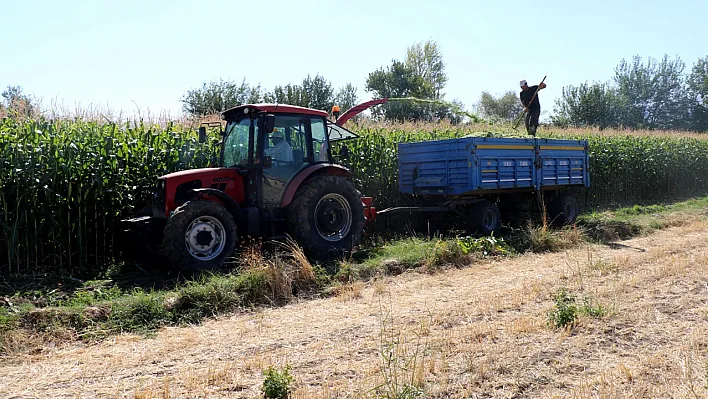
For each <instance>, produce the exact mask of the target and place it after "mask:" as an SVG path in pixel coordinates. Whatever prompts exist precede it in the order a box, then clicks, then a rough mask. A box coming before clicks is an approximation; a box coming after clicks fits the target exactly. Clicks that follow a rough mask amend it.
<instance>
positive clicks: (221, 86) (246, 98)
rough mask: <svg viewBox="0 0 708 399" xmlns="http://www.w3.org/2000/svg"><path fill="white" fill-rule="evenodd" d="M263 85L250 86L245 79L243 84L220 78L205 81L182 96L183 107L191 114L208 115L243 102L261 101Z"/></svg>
mask: <svg viewBox="0 0 708 399" xmlns="http://www.w3.org/2000/svg"><path fill="white" fill-rule="evenodd" d="M262 97H263V96H262V94H261V86H260V85H258V86H250V85H249V84H248V83H246V80H245V79H244V80H243V81H242V82H241V84H240V85H239V84H237V83H235V82H232V81H224V80H219V81H218V82H217V81H213V82H208V83H204V84H203V85H202V87H201V88H198V89H192V90H189V91H187V93H186V94H185V95H184V96H183V97H182V100H181V101H182V109H184V111H185V112H187V113H189V114H191V115H206V114H211V113H216V112H221V111H223V110H226V109H229V108H231V107H235V106H237V105H241V104H252V103H258V102H261V99H262Z"/></svg>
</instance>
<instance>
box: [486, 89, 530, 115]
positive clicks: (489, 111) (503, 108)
mask: <svg viewBox="0 0 708 399" xmlns="http://www.w3.org/2000/svg"><path fill="white" fill-rule="evenodd" d="M478 108H479V111H480V113H481V114H482V116H484V117H485V118H488V119H491V120H498V121H513V120H514V119H516V117H517V116H518V115H519V114H520V113H521V112H522V111H523V110H524V108H523V106H522V105H521V101H519V97H518V96H517V94H516V93H515V92H513V91H511V90H509V91H507V92H506V93H504V94H502V95H501V96H499V97H494V96H493V95H491V94H489V93H488V92H486V91H485V92H482V95H481V96H480V99H479V104H478Z"/></svg>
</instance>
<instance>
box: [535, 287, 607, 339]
mask: <svg viewBox="0 0 708 399" xmlns="http://www.w3.org/2000/svg"><path fill="white" fill-rule="evenodd" d="M553 302H554V305H553V308H551V309H550V310H549V311H548V313H547V315H546V316H547V317H546V321H547V324H548V325H549V326H552V327H555V328H569V329H572V328H573V327H575V325H576V324H577V321H578V317H579V316H580V315H585V316H588V317H593V318H602V317H605V316H607V315H609V314H610V311H609V309H608V308H607V307H606V306H605V305H603V304H601V303H600V302H598V301H596V300H593V299H592V298H590V297H587V296H586V297H585V298H584V299H583V301H582V303H578V299H577V298H576V296H575V295H573V294H572V293H571V292H570V291H569V290H568V289H567V288H565V287H564V288H561V289H559V290H558V291H557V292H556V294H555V295H554V296H553Z"/></svg>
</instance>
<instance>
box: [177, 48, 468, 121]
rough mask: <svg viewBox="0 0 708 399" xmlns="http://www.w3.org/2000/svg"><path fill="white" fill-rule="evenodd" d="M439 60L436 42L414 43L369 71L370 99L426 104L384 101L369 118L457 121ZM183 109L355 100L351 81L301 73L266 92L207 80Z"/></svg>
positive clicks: (198, 111) (325, 105)
mask: <svg viewBox="0 0 708 399" xmlns="http://www.w3.org/2000/svg"><path fill="white" fill-rule="evenodd" d="M447 80H448V78H447V74H446V72H445V63H444V61H443V57H442V52H441V51H440V46H439V45H438V44H437V42H435V41H432V40H428V41H426V42H418V43H415V44H413V45H411V46H409V47H408V48H407V49H406V53H405V57H404V59H403V60H396V59H394V60H392V62H391V65H389V66H382V67H381V68H379V69H377V70H376V71H373V72H371V73H369V75H368V76H367V79H366V91H367V92H368V93H371V94H372V96H373V97H374V98H384V97H386V98H407V97H414V98H417V99H423V100H428V101H426V102H413V101H400V102H389V103H386V104H384V105H382V106H380V107H376V108H374V109H372V117H373V118H374V119H379V120H395V121H404V120H424V121H432V122H434V121H440V120H449V121H451V122H453V123H459V122H461V121H462V115H460V111H463V112H464V106H463V104H462V103H461V102H460V101H459V100H453V101H451V102H447V101H445V100H444V97H445V93H444V89H445V84H446V83H447ZM181 101H182V106H183V110H184V111H185V112H186V113H188V114H190V115H195V116H199V115H205V114H211V113H216V112H220V111H222V110H224V109H227V108H230V107H234V106H237V105H242V104H248V103H258V102H267V103H279V104H290V105H297V106H301V107H307V108H315V109H321V110H331V109H332V106H334V105H338V106H339V107H340V109H341V110H342V111H345V110H347V109H349V108H351V107H352V106H354V105H356V104H357V103H358V102H359V96H358V94H357V89H356V88H355V87H354V86H353V85H352V84H351V83H347V84H346V85H344V86H342V87H340V88H338V89H336V90H335V88H334V87H332V84H331V83H330V82H329V81H328V80H327V79H326V78H325V77H323V76H321V75H319V74H317V75H315V76H314V77H311V76H310V75H307V77H305V78H304V79H303V80H302V82H300V83H299V84H293V83H288V84H287V85H281V86H276V87H274V88H273V89H272V90H270V91H268V90H265V89H264V88H262V87H261V85H260V84H259V85H251V84H249V83H247V82H246V80H245V79H244V80H242V81H241V82H236V81H224V80H220V81H214V82H207V83H204V84H203V85H202V87H199V88H194V89H191V90H188V91H187V92H186V93H185V95H184V96H183V97H182V99H181Z"/></svg>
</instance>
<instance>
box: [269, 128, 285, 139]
mask: <svg viewBox="0 0 708 399" xmlns="http://www.w3.org/2000/svg"><path fill="white" fill-rule="evenodd" d="M270 138H272V139H284V138H285V136H284V135H283V132H279V131H277V130H276V131H274V132H273V134H271V135H270Z"/></svg>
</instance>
